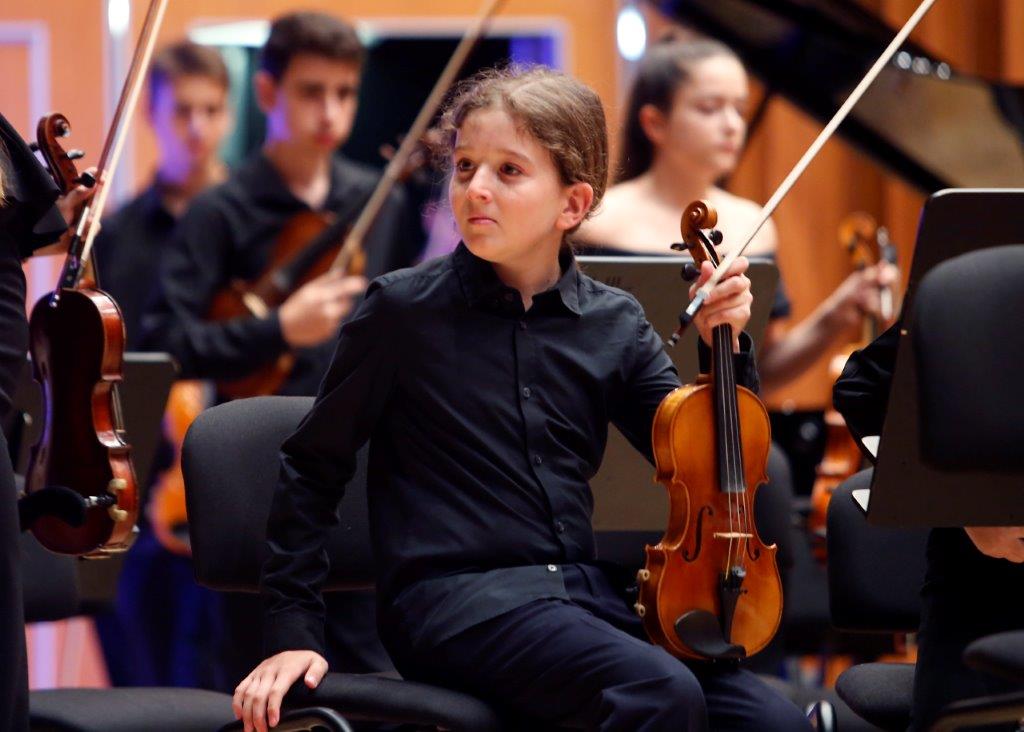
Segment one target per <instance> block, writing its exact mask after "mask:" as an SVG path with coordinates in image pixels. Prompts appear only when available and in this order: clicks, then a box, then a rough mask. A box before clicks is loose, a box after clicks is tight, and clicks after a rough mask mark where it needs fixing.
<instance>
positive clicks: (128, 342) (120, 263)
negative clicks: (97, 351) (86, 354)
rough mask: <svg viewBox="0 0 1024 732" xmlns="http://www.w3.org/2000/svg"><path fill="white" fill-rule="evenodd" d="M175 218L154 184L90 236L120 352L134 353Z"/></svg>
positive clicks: (100, 281)
mask: <svg viewBox="0 0 1024 732" xmlns="http://www.w3.org/2000/svg"><path fill="white" fill-rule="evenodd" d="M176 223H177V219H176V218H175V216H174V215H173V214H172V213H171V212H170V211H168V210H167V207H166V206H165V205H164V203H163V201H162V200H161V194H160V187H159V185H158V184H157V183H156V182H154V183H152V184H151V185H150V186H149V187H148V188H146V189H145V190H144V191H143V192H142V193H140V194H139V195H138V196H136V197H135V198H133V199H132V200H131V201H129V202H128V203H126V204H125V205H124V206H122V207H121V208H119V209H118V210H117V211H116V212H114V213H112V214H111V215H109V216H106V217H104V219H103V227H102V228H101V229H100V233H99V234H98V235H97V236H96V241H95V243H94V244H93V252H94V253H95V257H96V270H97V272H96V279H97V283H98V284H99V286H100V288H101V289H102V290H103V291H104V292H106V293H108V294H109V295H110V296H111V297H113V298H114V302H116V303H117V304H118V306H119V307H120V308H121V316H122V318H123V320H124V329H125V336H126V337H125V345H124V348H125V350H126V351H138V350H139V349H140V343H141V341H142V315H143V313H144V312H145V311H146V310H147V309H148V308H150V307H151V306H152V305H153V299H154V296H155V294H156V292H157V291H158V290H156V289H155V288H154V287H153V283H154V282H156V281H158V279H159V277H160V262H161V260H162V258H163V256H164V253H165V251H166V250H167V248H168V246H169V245H170V242H171V238H172V235H173V233H174V228H175V224H176Z"/></svg>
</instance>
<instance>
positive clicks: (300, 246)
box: [206, 211, 365, 399]
mask: <svg viewBox="0 0 1024 732" xmlns="http://www.w3.org/2000/svg"><path fill="white" fill-rule="evenodd" d="M346 228H347V227H346ZM343 234H344V229H341V228H340V227H339V226H338V224H337V223H335V220H334V217H333V216H331V215H329V214H324V213H317V212H313V211H307V212H303V213H300V214H297V215H296V216H294V217H292V219H291V220H289V222H288V223H287V224H286V225H285V226H284V228H282V229H281V232H280V233H279V234H278V237H277V239H276V240H275V243H274V247H273V249H272V251H271V254H270V260H269V262H268V265H267V268H266V269H265V270H264V272H263V274H262V275H260V277H259V278H257V279H256V280H254V281H251V282H245V281H242V280H235V281H233V282H231V283H230V284H229V285H228V286H227V287H226V288H224V289H223V290H221V291H220V292H218V293H217V294H216V295H215V296H214V298H213V300H212V301H211V302H210V309H209V310H208V312H207V316H206V317H207V320H213V321H225V320H232V319H234V318H249V317H253V316H254V315H255V316H256V317H267V315H269V313H270V311H271V310H273V309H275V308H278V307H280V306H281V304H282V303H284V301H285V300H287V299H288V297H289V296H291V294H292V293H294V292H295V291H296V290H298V289H299V288H300V287H302V286H303V285H305V284H306V283H307V282H310V281H312V280H314V279H316V278H317V277H319V276H320V275H322V274H324V273H326V272H327V271H328V270H329V269H330V268H331V265H332V264H333V263H334V261H335V259H336V257H337V254H338V250H339V248H340V247H341V239H342V237H343ZM364 260H365V257H364V255H363V254H362V252H360V253H359V255H358V256H357V257H354V258H353V261H352V262H351V264H350V266H349V270H348V271H349V273H350V274H360V273H361V272H362V271H363V265H364ZM294 364H295V356H294V354H292V353H290V352H286V353H282V354H281V355H280V356H278V357H277V358H276V359H274V360H273V361H271V362H270V363H268V364H265V365H263V366H261V367H260V368H258V369H256V370H254V371H252V372H250V373H249V374H247V375H245V376H243V377H241V378H237V379H224V380H221V381H219V382H217V390H218V391H219V392H220V393H221V394H222V395H224V396H225V397H228V398H231V399H241V398H244V397H251V396H259V395H270V394H275V393H277V392H278V390H279V389H280V387H281V385H282V384H283V383H284V382H285V380H286V379H287V378H288V375H289V374H290V373H291V370H292V367H293V366H294Z"/></svg>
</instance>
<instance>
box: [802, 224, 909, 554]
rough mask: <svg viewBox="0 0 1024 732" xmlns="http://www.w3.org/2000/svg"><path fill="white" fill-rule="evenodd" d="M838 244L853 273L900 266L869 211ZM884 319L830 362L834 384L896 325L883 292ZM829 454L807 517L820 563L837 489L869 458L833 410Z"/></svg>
mask: <svg viewBox="0 0 1024 732" xmlns="http://www.w3.org/2000/svg"><path fill="white" fill-rule="evenodd" d="M839 243H840V245H841V246H842V247H843V248H844V249H845V250H846V252H847V254H849V256H850V260H851V262H852V263H853V267H854V269H857V270H863V269H866V268H867V267H871V266H874V265H876V264H878V263H879V262H888V263H889V264H893V265H895V264H896V247H895V246H893V245H892V243H891V242H890V241H889V235H888V231H887V230H886V229H885V227H884V226H879V225H878V223H877V222H876V221H875V219H874V218H873V217H872V216H870V215H868V214H866V213H861V212H858V213H853V214H850V215H849V216H847V217H846V218H845V219H844V220H843V222H842V223H841V224H840V226H839ZM879 296H880V299H881V318H876V317H875V316H873V315H872V316H866V317H864V319H863V323H862V333H861V337H860V340H856V341H853V342H851V343H849V344H847V345H846V346H845V347H844V348H843V349H842V350H841V351H840V352H839V353H837V354H836V355H835V356H834V357H833V358H832V360H831V362H830V363H829V377H830V380H831V381H832V382H835V381H836V380H837V379H838V378H839V377H840V376H841V375H842V373H843V368H844V367H845V366H846V362H847V360H848V359H849V358H850V355H851V354H852V353H853V352H854V351H857V350H860V349H861V348H864V347H865V346H866V345H867V344H869V343H871V342H872V341H873V340H875V338H877V337H878V335H879V334H880V333H881V332H882V331H883V330H885V329H886V328H888V327H889V326H890V325H892V322H893V320H894V318H895V315H894V307H893V292H892V289H891V288H889V287H884V288H882V290H881V292H880V293H879ZM825 431H826V432H825V434H826V441H825V454H824V456H823V457H822V459H821V462H820V463H819V464H818V467H817V468H816V470H815V473H816V478H815V481H814V488H813V489H812V490H811V512H810V514H809V515H808V517H807V529H808V531H809V532H810V535H811V549H812V551H813V553H814V555H815V557H816V558H817V559H818V560H819V561H822V562H823V561H825V554H826V543H825V526H826V523H827V522H826V518H827V516H828V504H829V501H830V500H831V498H832V493H833V492H834V491H835V489H836V487H837V486H838V485H839V484H840V483H842V482H843V481H845V480H846V479H847V478H849V477H850V476H851V475H853V474H854V473H856V472H857V471H859V470H860V469H861V466H862V464H863V461H864V455H863V453H862V452H861V449H860V447H859V446H858V444H857V442H856V441H855V440H854V439H853V437H852V436H851V435H850V431H849V429H847V427H846V422H845V421H844V420H843V417H842V415H840V414H839V412H837V411H836V410H835V408H834V407H831V406H830V407H829V409H828V410H826V411H825Z"/></svg>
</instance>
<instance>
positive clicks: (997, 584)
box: [911, 529, 1024, 732]
mask: <svg viewBox="0 0 1024 732" xmlns="http://www.w3.org/2000/svg"><path fill="white" fill-rule="evenodd" d="M1021 587H1024V565H1021V564H1014V563H1012V562H1008V561H1006V560H1005V559H993V558H991V557H987V556H985V555H984V554H982V553H981V552H979V551H978V550H977V548H975V546H974V544H973V543H972V542H971V540H970V538H969V537H968V536H967V534H966V533H965V532H964V530H963V529H934V530H933V531H932V532H931V534H930V536H929V537H928V570H927V573H926V575H925V583H924V587H923V589H922V591H921V600H922V608H921V629H920V632H919V633H918V657H917V671H916V673H915V677H914V710H913V719H914V721H913V724H912V725H911V730H913V732H924V731H925V730H927V729H928V728H929V726H930V725H931V723H932V722H933V721H934V720H935V718H936V717H937V716H938V715H939V713H940V712H941V711H942V708H943V707H944V706H946V705H947V704H949V703H950V702H954V701H958V700H961V699H968V698H971V697H977V696H985V695H989V694H1002V693H1006V692H1010V691H1015V690H1016V691H1019V690H1020V686H1019V685H1018V686H1014V685H1013V684H1011V683H1009V682H1007V681H1005V680H1002V679H998V678H995V677H992V676H989V675H987V674H982V673H979V672H977V671H974V670H972V669H970V668H968V667H967V666H966V665H965V664H964V662H963V658H962V656H963V652H964V648H966V647H967V645H968V644H970V643H971V642H972V641H975V640H977V639H978V638H981V637H983V636H986V635H989V634H991V633H999V632H1003V631H1007V630H1022V629H1024V610H1022V609H1021V606H1020V600H1019V599H1018V598H1019V597H1020V592H1021ZM986 729H988V728H986ZM993 729H997V728H993ZM1008 729H1011V730H1012V729H1016V727H1015V725H1010V726H1009V727H1008Z"/></svg>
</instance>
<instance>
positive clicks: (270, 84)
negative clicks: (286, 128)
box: [252, 71, 277, 114]
mask: <svg viewBox="0 0 1024 732" xmlns="http://www.w3.org/2000/svg"><path fill="white" fill-rule="evenodd" d="M252 89H253V93H254V94H255V95H256V104H257V105H258V106H259V108H260V111H261V112H263V114H269V113H270V110H272V109H273V108H274V104H275V103H276V102H277V80H276V79H275V78H274V77H273V76H271V75H270V74H268V73H267V72H266V71H257V72H256V73H255V74H253V76H252Z"/></svg>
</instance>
